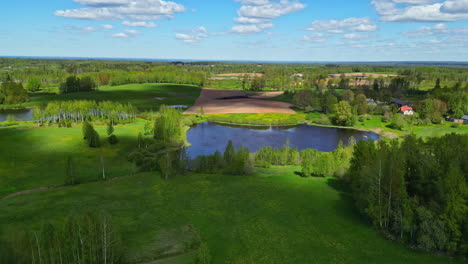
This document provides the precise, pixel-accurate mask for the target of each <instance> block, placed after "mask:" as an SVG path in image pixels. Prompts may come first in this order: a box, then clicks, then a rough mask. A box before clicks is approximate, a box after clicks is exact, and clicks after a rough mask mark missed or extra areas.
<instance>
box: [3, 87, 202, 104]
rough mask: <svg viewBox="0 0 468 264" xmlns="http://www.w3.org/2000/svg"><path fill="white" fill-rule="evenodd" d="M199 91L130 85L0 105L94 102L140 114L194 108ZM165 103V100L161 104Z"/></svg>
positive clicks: (187, 88)
mask: <svg viewBox="0 0 468 264" xmlns="http://www.w3.org/2000/svg"><path fill="white" fill-rule="evenodd" d="M200 91H201V89H200V87H198V86H194V85H178V84H128V85H121V86H101V87H99V91H95V92H86V93H71V94H35V95H34V96H32V97H31V101H29V102H27V103H24V104H21V105H0V107H2V108H11V107H29V106H34V105H46V104H47V103H48V102H50V101H69V100H95V101H113V102H120V103H130V104H132V105H134V106H135V107H137V108H138V109H140V110H158V109H159V106H160V105H161V104H165V105H180V104H182V105H187V106H191V105H193V103H194V102H195V100H196V99H197V97H198V96H199V94H200ZM159 99H162V100H159Z"/></svg>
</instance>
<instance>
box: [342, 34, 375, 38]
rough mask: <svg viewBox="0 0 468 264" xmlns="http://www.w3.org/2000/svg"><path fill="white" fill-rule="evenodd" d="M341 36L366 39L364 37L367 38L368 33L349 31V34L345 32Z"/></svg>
mask: <svg viewBox="0 0 468 264" xmlns="http://www.w3.org/2000/svg"><path fill="white" fill-rule="evenodd" d="M343 37H344V38H345V39H366V38H369V35H367V34H359V33H350V34H345V35H344V36H343Z"/></svg>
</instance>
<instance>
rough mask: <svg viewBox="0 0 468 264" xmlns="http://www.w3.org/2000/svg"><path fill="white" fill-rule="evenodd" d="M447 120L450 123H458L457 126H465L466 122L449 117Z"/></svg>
mask: <svg viewBox="0 0 468 264" xmlns="http://www.w3.org/2000/svg"><path fill="white" fill-rule="evenodd" d="M445 120H447V121H449V122H453V123H457V124H463V123H464V121H463V119H461V118H455V117H450V116H449V117H447V118H446V119H445Z"/></svg>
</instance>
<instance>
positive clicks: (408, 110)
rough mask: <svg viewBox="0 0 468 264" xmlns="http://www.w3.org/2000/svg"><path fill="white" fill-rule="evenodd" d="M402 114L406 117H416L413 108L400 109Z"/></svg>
mask: <svg viewBox="0 0 468 264" xmlns="http://www.w3.org/2000/svg"><path fill="white" fill-rule="evenodd" d="M400 113H402V114H404V115H414V110H413V108H412V107H409V106H407V105H405V106H402V107H400Z"/></svg>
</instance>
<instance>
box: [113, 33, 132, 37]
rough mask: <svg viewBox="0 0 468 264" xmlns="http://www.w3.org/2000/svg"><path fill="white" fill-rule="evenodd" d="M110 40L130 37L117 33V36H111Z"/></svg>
mask: <svg viewBox="0 0 468 264" xmlns="http://www.w3.org/2000/svg"><path fill="white" fill-rule="evenodd" d="M111 38H130V36H129V35H127V34H125V33H117V34H114V35H111Z"/></svg>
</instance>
